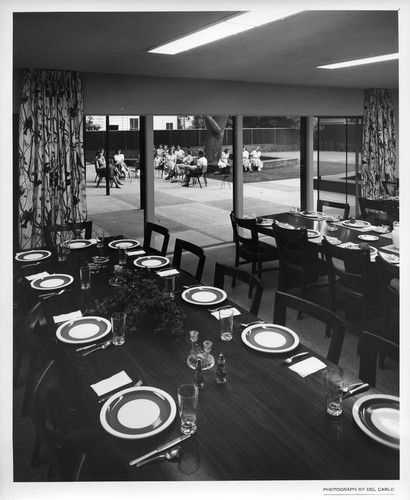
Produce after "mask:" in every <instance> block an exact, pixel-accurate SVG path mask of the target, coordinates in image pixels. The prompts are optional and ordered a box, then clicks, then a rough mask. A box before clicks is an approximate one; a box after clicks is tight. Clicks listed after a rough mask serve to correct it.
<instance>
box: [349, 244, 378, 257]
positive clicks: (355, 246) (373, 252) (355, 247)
mask: <svg viewBox="0 0 410 500" xmlns="http://www.w3.org/2000/svg"><path fill="white" fill-rule="evenodd" d="M359 245H363V243H350V244H347V245H344V248H349V249H350V250H361V248H360V246H359ZM367 246H368V247H369V250H370V255H371V256H373V255H376V253H377V249H376V248H374V247H371V246H370V245H367Z"/></svg>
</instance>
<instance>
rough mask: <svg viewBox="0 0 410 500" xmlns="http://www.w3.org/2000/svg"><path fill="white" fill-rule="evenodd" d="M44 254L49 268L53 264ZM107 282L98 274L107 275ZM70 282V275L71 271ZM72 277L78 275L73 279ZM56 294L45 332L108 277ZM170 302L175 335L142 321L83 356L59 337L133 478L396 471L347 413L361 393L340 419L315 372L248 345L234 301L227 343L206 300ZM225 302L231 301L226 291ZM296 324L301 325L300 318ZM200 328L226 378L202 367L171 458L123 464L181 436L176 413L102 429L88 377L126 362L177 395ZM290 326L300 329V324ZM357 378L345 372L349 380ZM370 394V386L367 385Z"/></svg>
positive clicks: (80, 389)
mask: <svg viewBox="0 0 410 500" xmlns="http://www.w3.org/2000/svg"><path fill="white" fill-rule="evenodd" d="M51 264H52V263H51V262H50V266H51ZM104 280H105V281H104ZM76 282H77V278H76ZM194 283H195V281H194V280H193V279H192V278H191V277H189V276H188V275H185V274H184V273H183V272H181V273H179V274H178V275H177V280H176V289H177V290H180V289H181V288H182V286H183V285H191V284H194ZM76 285H77V283H76ZM74 290H75V291H74V293H63V294H62V295H60V296H58V298H56V300H44V307H45V308H46V310H47V317H48V321H49V329H50V334H51V335H54V332H55V330H56V328H57V326H56V325H55V324H54V323H52V322H51V320H50V318H51V316H52V315H55V314H59V313H62V312H67V311H68V310H70V309H71V308H73V307H76V306H77V305H78V304H80V306H81V303H82V301H85V302H84V303H86V302H87V300H90V299H93V298H94V297H96V296H100V295H104V294H107V293H109V292H110V291H112V288H111V287H110V286H109V285H108V282H107V280H106V277H105V278H104V276H103V275H101V276H100V277H99V281H98V287H97V286H93V285H92V287H91V289H90V290H85V291H80V290H79V289H78V288H75V289H74ZM175 300H176V301H177V303H178V304H179V305H180V306H181V307H182V308H183V310H184V311H185V313H186V324H185V329H186V336H185V338H184V339H182V340H179V341H177V342H175V341H174V340H172V339H170V338H168V337H165V336H163V335H161V334H156V333H154V332H153V331H152V328H151V327H150V325H149V324H145V325H144V326H142V325H141V326H140V328H139V329H138V331H137V332H136V334H133V335H131V334H129V335H126V341H125V344H124V345H122V346H119V347H114V346H111V347H109V348H108V349H105V350H99V351H97V352H95V353H93V354H91V355H89V356H86V357H83V356H82V355H81V354H82V353H81V352H77V351H76V348H77V347H78V345H72V344H68V343H64V342H61V341H60V340H57V362H58V364H59V366H60V369H61V370H62V373H65V376H66V378H69V379H70V380H72V382H71V383H72V389H73V390H74V391H76V393H77V394H78V395H79V396H80V397H81V399H82V401H83V405H84V408H85V409H86V410H87V412H88V414H89V415H90V417H91V419H92V421H93V422H94V425H95V427H96V429H97V431H98V432H99V433H100V435H101V441H102V442H104V443H106V446H107V450H108V449H109V450H110V456H111V455H112V454H114V456H116V457H117V460H118V462H119V463H122V466H123V469H124V471H125V473H126V474H127V475H128V477H129V479H130V480H135V481H159V480H161V481H201V480H212V481H216V480H273V481H279V480H335V479H338V480H344V479H363V480H364V479H373V480H381V479H385V480H387V479H398V478H399V453H398V452H397V451H395V450H392V449H390V448H387V447H385V446H383V445H381V444H379V443H377V442H375V441H373V440H372V439H370V438H369V437H368V436H367V435H365V434H364V433H363V432H362V431H361V430H360V429H359V428H358V427H357V426H356V424H355V422H354V421H353V418H352V406H353V404H354V402H355V401H356V400H357V399H358V398H360V397H361V395H357V396H353V397H351V398H349V399H346V400H345V402H344V411H343V414H342V415H341V416H340V417H337V418H335V417H330V416H328V415H327V414H326V411H325V409H324V398H323V388H322V370H320V371H318V372H316V373H314V374H312V375H309V376H306V377H304V378H303V377H301V376H300V375H298V374H297V373H295V372H294V371H292V370H291V369H290V368H289V367H288V366H287V365H283V364H282V363H281V361H282V360H283V359H284V358H286V357H288V356H289V355H290V353H283V354H268V353H263V352H258V351H256V350H252V349H251V348H248V347H247V346H246V345H245V344H244V342H243V341H242V338H241V330H242V328H241V327H240V323H241V322H244V323H248V322H249V321H251V320H253V319H256V318H255V317H254V316H252V315H251V314H250V313H248V312H246V311H245V310H244V309H242V308H241V307H239V306H237V305H235V307H237V309H238V310H239V311H240V313H241V314H240V315H237V316H235V318H234V320H235V325H234V331H235V333H234V336H233V339H232V340H231V341H230V342H224V341H222V340H220V338H219V332H218V324H217V320H216V319H215V317H213V316H212V315H211V313H210V312H209V311H208V308H207V307H204V306H195V305H191V304H188V303H185V302H184V301H183V299H182V297H181V293H179V292H178V293H176V297H175ZM226 302H227V303H230V304H232V302H230V301H229V299H227V301H226ZM300 328H301V329H302V328H303V323H302V322H301V324H300ZM191 329H196V330H198V331H199V342H200V343H202V342H203V341H204V340H211V341H212V342H213V346H212V354H213V355H214V356H215V357H217V356H218V355H219V353H223V354H224V356H225V358H226V368H227V384H225V385H219V384H217V383H216V375H215V367H213V368H211V369H210V370H207V371H205V372H204V381H205V387H204V388H203V389H201V390H200V395H199V415H198V430H197V432H196V434H194V435H193V436H192V437H191V438H190V439H188V440H187V441H184V442H183V443H181V447H182V456H181V459H180V461H178V462H170V461H164V462H154V463H152V464H149V465H146V466H143V467H140V468H137V467H135V466H130V465H129V462H130V461H131V460H132V459H134V458H136V457H139V456H141V455H144V454H145V453H148V452H149V451H151V450H153V449H155V448H156V447H158V446H159V445H161V444H163V443H165V442H168V441H169V440H171V439H173V438H176V437H177V436H179V435H180V431H179V417H178V415H176V418H175V419H174V421H173V422H172V423H171V424H170V425H169V426H168V427H167V428H166V429H165V430H163V431H162V432H160V433H158V434H156V435H154V436H151V437H148V438H144V439H123V438H119V437H115V436H112V435H111V434H108V433H107V432H106V431H105V430H104V429H103V428H102V426H101V423H100V411H101V407H102V403H99V402H98V401H99V397H98V396H97V395H96V394H95V392H94V391H93V390H92V389H91V387H90V385H91V384H94V383H96V382H98V381H101V380H102V379H106V378H108V377H110V376H112V375H114V374H116V373H119V372H121V371H122V370H124V371H125V372H126V373H127V375H128V376H129V377H130V378H131V379H132V381H133V382H135V381H137V380H138V379H142V381H143V384H144V386H148V387H155V388H158V389H161V390H163V391H165V392H166V393H167V394H169V396H171V397H172V398H173V399H174V401H177V387H178V386H179V385H181V384H184V383H192V381H193V370H191V369H190V368H189V367H188V365H187V362H186V360H187V357H188V354H189V352H190V347H191V346H190V342H189V340H188V338H189V337H188V332H189V330H191ZM295 333H302V331H300V332H298V331H296V332H295ZM302 349H303V351H309V352H310V353H311V356H312V357H315V358H318V359H320V360H321V361H323V362H324V363H325V364H326V365H327V366H330V365H331V363H329V362H328V361H327V360H326V359H324V358H322V357H321V356H319V355H317V354H316V353H314V352H313V351H311V350H309V349H307V348H306V347H304V346H302V345H299V347H297V348H296V349H295V350H294V351H292V354H294V353H296V352H301V351H302ZM356 381H357V379H356V378H355V377H353V376H346V384H350V383H354V382H356ZM367 394H377V391H376V390H374V389H371V390H370V391H369V392H368V393H367Z"/></svg>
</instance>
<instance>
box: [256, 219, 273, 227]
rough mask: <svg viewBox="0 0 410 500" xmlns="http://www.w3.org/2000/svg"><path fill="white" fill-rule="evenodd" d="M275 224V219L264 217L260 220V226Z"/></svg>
mask: <svg viewBox="0 0 410 500" xmlns="http://www.w3.org/2000/svg"><path fill="white" fill-rule="evenodd" d="M272 224H273V219H262V220H261V221H260V222H258V226H271V225H272Z"/></svg>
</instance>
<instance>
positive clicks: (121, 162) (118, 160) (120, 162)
mask: <svg viewBox="0 0 410 500" xmlns="http://www.w3.org/2000/svg"><path fill="white" fill-rule="evenodd" d="M114 166H115V168H116V169H117V172H118V175H119V176H120V177H124V178H125V177H126V176H127V175H129V169H128V167H127V164H126V163H125V158H124V155H123V154H122V152H121V149H117V151H116V153H115V155H114Z"/></svg>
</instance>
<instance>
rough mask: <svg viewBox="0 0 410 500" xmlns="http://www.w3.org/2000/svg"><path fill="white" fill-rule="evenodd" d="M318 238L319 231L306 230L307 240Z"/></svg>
mask: <svg viewBox="0 0 410 500" xmlns="http://www.w3.org/2000/svg"><path fill="white" fill-rule="evenodd" d="M318 236H320V231H316V229H308V230H307V237H308V238H317V237H318Z"/></svg>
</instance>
